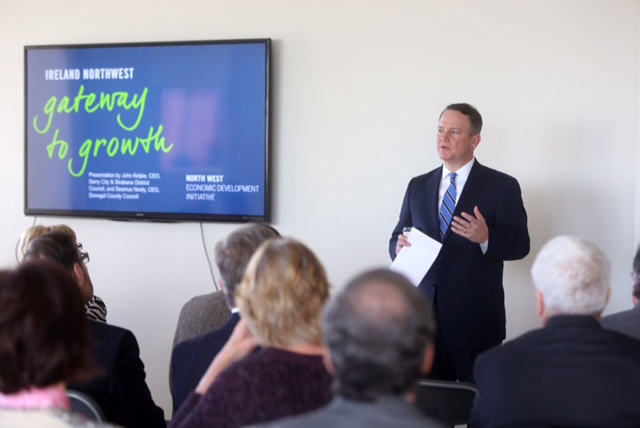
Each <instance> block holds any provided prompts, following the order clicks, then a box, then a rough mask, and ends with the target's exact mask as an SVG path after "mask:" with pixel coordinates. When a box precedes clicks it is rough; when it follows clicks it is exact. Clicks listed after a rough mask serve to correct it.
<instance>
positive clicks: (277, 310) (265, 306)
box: [236, 238, 329, 347]
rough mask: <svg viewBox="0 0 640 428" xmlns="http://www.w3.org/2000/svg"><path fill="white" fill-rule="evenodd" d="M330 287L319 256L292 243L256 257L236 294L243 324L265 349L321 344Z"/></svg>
mask: <svg viewBox="0 0 640 428" xmlns="http://www.w3.org/2000/svg"><path fill="white" fill-rule="evenodd" d="M328 297H329V281H328V280H327V274H326V272H325V270H324V267H323V266H322V264H321V263H320V261H319V260H318V258H317V257H316V255H315V254H314V253H313V252H312V251H311V250H310V249H309V248H307V247H306V246H305V245H304V244H302V243H300V242H298V241H296V240H294V239H290V238H281V239H271V240H269V241H266V242H265V243H263V244H262V245H261V246H260V247H259V248H258V250H257V251H256V252H255V254H254V255H253V257H252V258H251V260H250V261H249V265H248V266H247V270H246V271H245V274H244V277H243V279H242V282H241V283H240V285H239V286H238V289H237V290H236V303H237V305H238V308H239V309H240V314H241V315H242V319H243V320H245V321H246V323H247V325H248V327H249V329H250V330H251V332H252V333H253V335H254V336H255V337H256V339H257V340H258V342H259V343H260V344H261V345H263V346H276V347H277V346H291V345H303V344H321V343H322V329H321V326H320V320H321V317H322V309H323V307H324V304H325V302H326V300H327V298H328Z"/></svg>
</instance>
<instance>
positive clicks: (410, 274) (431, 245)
mask: <svg viewBox="0 0 640 428" xmlns="http://www.w3.org/2000/svg"><path fill="white" fill-rule="evenodd" d="M408 238H409V242H410V243H411V246H410V247H404V248H403V249H402V251H400V254H398V256H397V257H396V259H395V260H394V261H393V263H391V270H394V271H396V272H399V273H401V274H403V275H405V276H406V277H407V278H409V280H410V281H411V282H412V283H413V285H415V286H416V287H417V286H418V285H419V284H420V281H422V278H424V276H425V275H426V274H427V272H428V271H429V269H430V268H431V265H432V264H433V262H434V261H435V259H436V257H438V253H439V252H440V248H441V247H442V244H441V243H440V242H438V241H436V240H434V239H431V238H430V237H429V236H427V235H425V234H424V233H422V232H421V231H419V230H418V229H416V228H415V227H412V228H411V232H409V236H408Z"/></svg>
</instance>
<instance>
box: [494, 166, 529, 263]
mask: <svg viewBox="0 0 640 428" xmlns="http://www.w3.org/2000/svg"><path fill="white" fill-rule="evenodd" d="M504 177H505V179H504V180H502V181H501V182H502V183H503V184H502V186H500V188H499V189H495V191H496V192H500V193H499V194H498V200H497V207H496V210H495V214H494V218H493V219H491V220H490V221H489V220H488V221H487V224H488V227H489V248H488V249H487V252H486V254H485V256H486V257H489V258H493V259H498V260H520V259H522V258H524V257H525V256H526V255H527V254H529V247H530V239H529V232H528V229H527V212H526V211H525V208H524V203H523V202H522V192H521V191H520V185H519V184H518V181H517V180H516V179H515V178H513V177H508V176H506V175H505V176H504Z"/></svg>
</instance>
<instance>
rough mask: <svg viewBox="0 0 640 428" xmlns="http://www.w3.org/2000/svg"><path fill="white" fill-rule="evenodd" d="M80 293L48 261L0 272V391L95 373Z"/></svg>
mask: <svg viewBox="0 0 640 428" xmlns="http://www.w3.org/2000/svg"><path fill="white" fill-rule="evenodd" d="M90 348H91V339H90V337H89V326H88V321H87V319H86V315H85V311H84V306H83V305H82V297H81V295H80V292H79V290H78V286H77V285H76V283H75V281H74V280H73V278H72V277H71V274H70V273H69V272H68V271H66V270H64V269H63V268H62V267H60V266H58V265H55V264H53V263H51V262H43V261H38V262H26V263H23V264H22V265H20V266H19V267H18V268H17V269H16V270H15V271H0V362H2V363H1V364H0V392H2V393H3V394H13V393H16V392H19V391H22V390H26V389H29V388H33V387H36V388H43V387H48V386H52V385H55V384H58V383H60V382H69V381H71V380H74V381H79V382H81V381H86V380H89V378H90V377H91V375H93V374H95V373H96V370H97V369H96V368H95V367H94V366H93V363H92V360H91V351H90Z"/></svg>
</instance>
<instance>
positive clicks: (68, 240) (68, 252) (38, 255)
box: [24, 231, 93, 303]
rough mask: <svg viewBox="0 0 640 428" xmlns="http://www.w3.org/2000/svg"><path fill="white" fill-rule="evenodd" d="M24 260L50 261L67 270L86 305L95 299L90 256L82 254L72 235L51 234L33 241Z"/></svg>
mask: <svg viewBox="0 0 640 428" xmlns="http://www.w3.org/2000/svg"><path fill="white" fill-rule="evenodd" d="M24 260H48V261H51V262H53V263H56V264H58V265H60V266H62V267H64V268H65V269H67V270H68V271H69V272H70V273H71V274H72V275H73V277H74V278H75V280H76V282H77V284H78V286H79V287H80V291H81V293H82V297H83V303H86V302H87V301H89V299H91V297H93V284H92V283H91V277H90V276H89V271H88V270H87V267H86V266H85V263H84V262H85V261H88V260H89V254H88V253H86V252H85V253H83V252H81V251H80V250H79V249H78V247H77V245H76V242H75V240H74V238H73V236H72V235H70V234H69V233H66V232H60V231H55V232H49V233H46V234H45V235H42V236H41V237H39V238H36V239H35V240H33V241H31V243H30V244H29V246H28V248H27V251H26V253H25V255H24Z"/></svg>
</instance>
